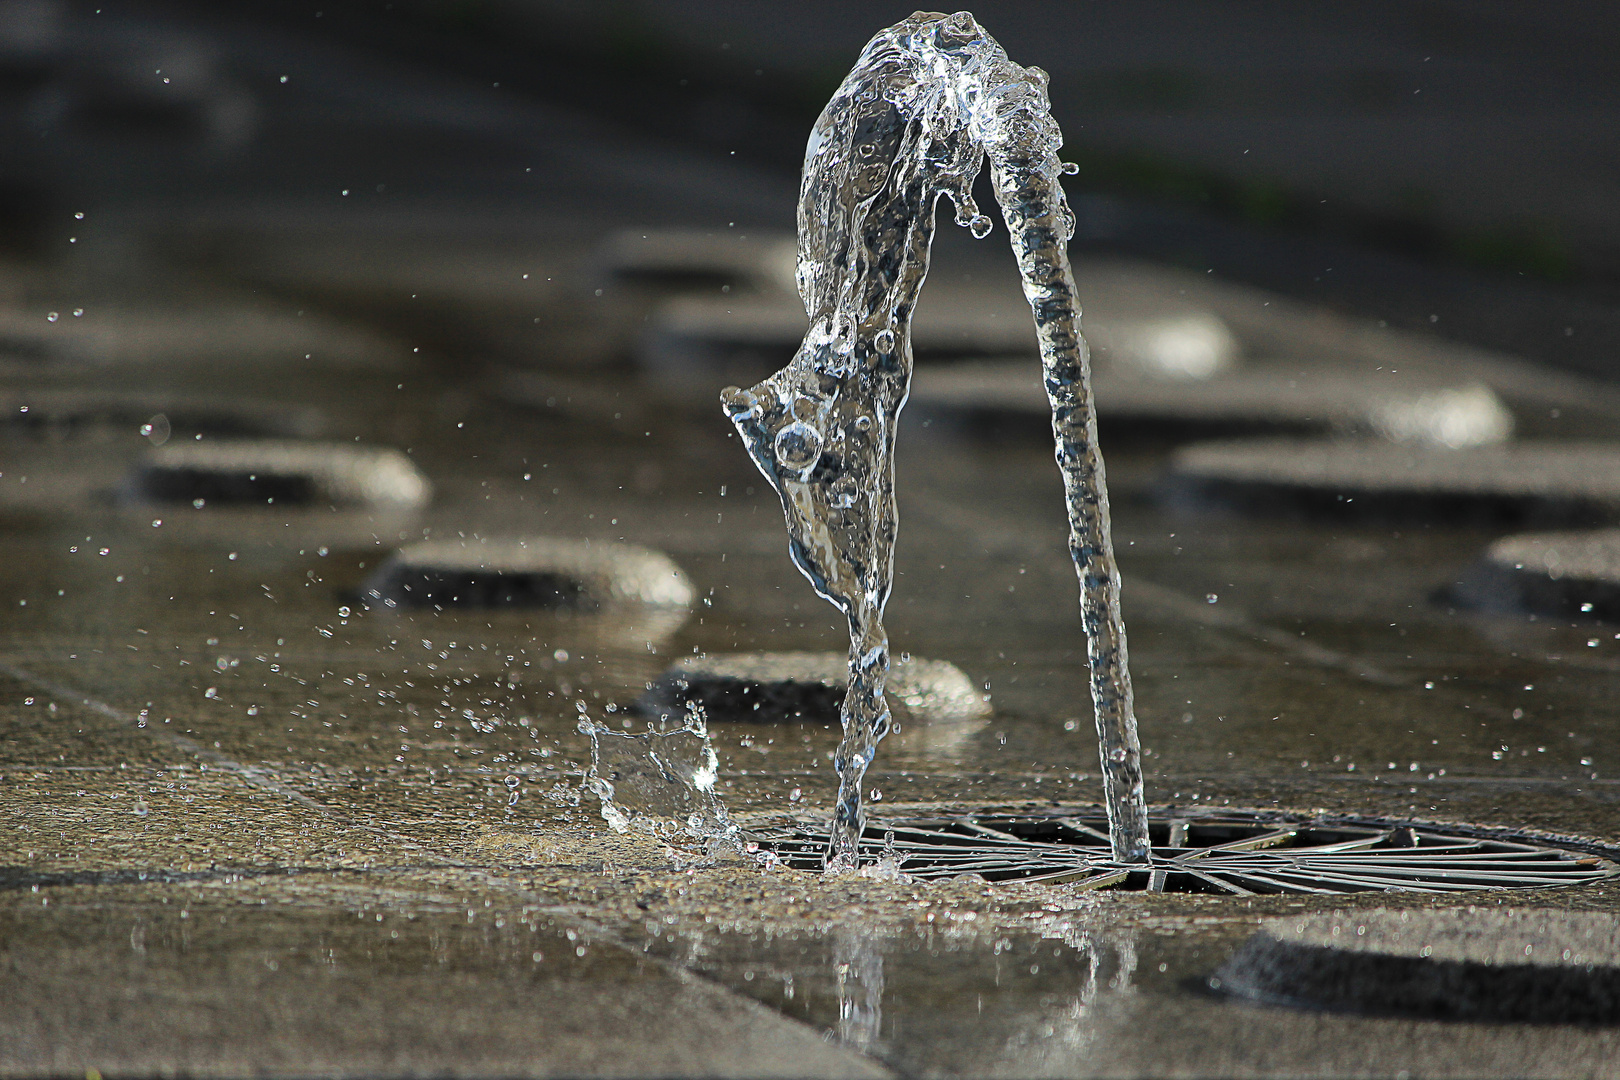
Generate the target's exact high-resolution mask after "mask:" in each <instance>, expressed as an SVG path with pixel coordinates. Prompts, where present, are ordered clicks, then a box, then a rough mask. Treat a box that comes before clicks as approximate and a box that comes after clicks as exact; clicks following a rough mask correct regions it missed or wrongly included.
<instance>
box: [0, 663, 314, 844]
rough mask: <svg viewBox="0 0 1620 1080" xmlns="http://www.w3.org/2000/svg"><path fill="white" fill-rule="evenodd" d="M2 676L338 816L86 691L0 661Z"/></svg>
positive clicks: (267, 775) (256, 770) (265, 773)
mask: <svg viewBox="0 0 1620 1080" xmlns="http://www.w3.org/2000/svg"><path fill="white" fill-rule="evenodd" d="M0 674H4V675H7V676H9V677H11V678H13V679H16V680H17V681H18V682H24V683H29V684H31V685H33V686H36V687H38V688H39V689H41V690H43V691H45V692H46V693H47V694H50V695H52V696H53V697H58V698H61V699H63V700H64V701H77V702H78V703H79V704H81V705H83V706H84V707H85V708H87V709H90V710H91V711H92V712H98V713H100V714H101V715H102V716H105V717H107V719H109V720H113V721H116V722H117V723H120V724H127V725H129V726H131V727H133V728H135V729H136V730H137V731H140V732H142V733H143V734H145V735H147V736H149V737H150V738H152V739H155V740H157V741H158V742H160V743H166V744H167V745H169V746H172V747H174V748H175V749H176V750H179V751H182V752H183V753H187V754H190V755H191V756H193V757H196V758H201V759H202V760H204V761H206V762H208V763H209V764H211V765H217V766H218V767H219V768H221V769H225V770H227V771H229V772H233V773H235V774H236V775H238V776H240V777H241V778H242V779H243V780H246V781H247V782H248V783H250V784H252V785H253V786H255V787H260V788H264V789H265V790H266V791H271V792H274V793H275V794H277V795H283V796H286V798H287V799H288V800H289V801H291V802H294V803H297V804H298V805H299V806H302V807H303V808H304V809H306V810H314V811H315V812H316V813H319V814H324V815H326V816H328V817H333V816H336V815H335V814H334V813H333V811H332V810H331V809H330V808H329V807H326V806H322V805H321V804H320V803H318V802H316V801H315V800H314V799H311V798H310V797H309V796H308V795H305V794H303V793H302V792H300V791H298V790H296V789H294V788H293V787H291V786H290V785H288V784H286V783H285V782H283V781H282V780H281V779H279V778H278V777H277V776H275V775H274V774H273V773H271V772H270V771H269V770H268V769H265V768H262V767H259V766H254V765H244V764H242V763H241V762H240V761H237V760H235V759H234V758H231V757H228V756H226V755H225V754H222V753H220V752H219V751H218V750H212V749H210V748H208V747H206V746H204V745H203V744H202V743H199V742H197V741H196V740H195V739H188V738H186V737H185V736H184V735H177V734H175V733H174V732H172V731H163V730H161V729H158V728H152V727H142V726H140V725H139V724H137V723H136V722H135V718H134V717H133V716H131V715H129V714H128V713H126V712H124V711H123V710H122V709H118V708H115V707H113V706H111V705H108V704H107V703H106V702H104V701H98V700H97V699H96V698H93V697H91V696H90V695H89V694H86V693H84V692H83V691H80V690H75V689H73V688H72V687H70V686H64V685H63V684H61V683H59V682H55V681H53V680H51V679H47V678H45V676H43V675H36V674H34V673H33V672H32V671H29V670H28V669H27V668H24V667H19V666H17V665H16V664H13V663H10V662H9V661H6V660H0Z"/></svg>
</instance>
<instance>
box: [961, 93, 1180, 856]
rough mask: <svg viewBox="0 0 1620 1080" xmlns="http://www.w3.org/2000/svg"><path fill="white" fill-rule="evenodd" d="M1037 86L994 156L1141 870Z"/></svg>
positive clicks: (1061, 244)
mask: <svg viewBox="0 0 1620 1080" xmlns="http://www.w3.org/2000/svg"><path fill="white" fill-rule="evenodd" d="M1027 78H1028V79H1029V82H1030V84H1031V86H1032V87H1033V88H1035V89H1037V90H1038V91H1039V94H1038V106H1039V107H1038V108H1037V107H1032V105H1031V103H1029V102H1028V101H1026V102H1025V103H1024V104H1023V105H1021V107H1020V109H1019V111H1020V112H1024V113H1026V115H1024V116H1019V115H1017V113H1012V114H1008V113H1006V112H1005V111H1004V112H1003V114H1002V116H1001V117H1000V119H1001V126H1002V127H1003V128H1004V129H1006V131H1005V137H1003V138H1000V139H998V140H997V141H995V142H994V143H992V144H991V145H990V146H988V147H987V148H986V151H987V155H986V156H988V157H989V159H990V171H991V178H992V180H993V181H994V184H995V191H996V201H997V202H998V203H999V204H1000V206H1001V213H1002V217H1003V219H1004V220H1005V221H1006V223H1007V231H1008V233H1009V235H1010V237H1011V240H1012V248H1013V254H1014V255H1015V256H1016V257H1017V259H1018V269H1019V273H1020V275H1021V277H1022V279H1023V285H1024V296H1025V298H1026V299H1027V300H1028V301H1029V306H1030V311H1031V312H1032V313H1033V314H1034V317H1035V334H1036V338H1037V339H1038V341H1039V343H1040V350H1041V369H1042V373H1043V375H1044V379H1045V384H1046V395H1047V399H1048V400H1049V401H1050V402H1051V405H1052V434H1053V436H1054V438H1055V440H1056V443H1057V448H1056V452H1057V463H1058V470H1059V471H1060V472H1061V473H1062V476H1063V493H1064V499H1065V503H1066V504H1067V507H1068V512H1069V555H1070V557H1071V558H1072V559H1073V561H1074V569H1075V575H1076V576H1077V577H1078V578H1079V582H1080V622H1081V625H1082V626H1083V627H1084V629H1085V633H1086V651H1087V656H1088V659H1089V660H1090V662H1091V663H1090V667H1091V699H1092V707H1093V710H1094V712H1095V715H1096V721H1097V741H1098V755H1099V757H1100V759H1101V761H1102V774H1103V797H1104V800H1105V802H1106V804H1107V807H1108V823H1109V840H1110V844H1111V846H1112V848H1113V853H1114V858H1115V859H1117V860H1119V861H1121V862H1143V861H1145V860H1146V859H1147V857H1148V854H1149V850H1150V847H1149V842H1148V829H1147V805H1146V801H1145V798H1144V796H1143V791H1142V762H1141V757H1142V754H1141V746H1140V743H1139V741H1138V737H1137V732H1136V711H1135V703H1134V698H1133V694H1132V691H1131V672H1130V664H1129V654H1128V650H1127V648H1126V643H1125V620H1124V617H1123V615H1122V614H1121V613H1120V606H1119V588H1120V582H1119V568H1118V565H1117V564H1116V562H1115V560H1114V542H1113V530H1112V525H1111V521H1110V518H1109V512H1108V480H1107V476H1106V473H1105V470H1104V468H1103V459H1102V452H1101V451H1100V450H1099V449H1098V446H1097V411H1096V408H1095V405H1094V402H1093V399H1092V395H1091V364H1090V357H1089V354H1088V350H1087V348H1086V342H1085V339H1084V338H1082V337H1081V336H1080V308H1079V304H1078V303H1077V302H1076V299H1075V291H1074V274H1073V271H1072V270H1071V269H1070V266H1069V253H1068V242H1069V239H1070V237H1072V236H1073V235H1074V215H1073V214H1072V213H1071V212H1070V210H1069V207H1068V203H1067V201H1066V200H1065V199H1064V196H1063V188H1062V186H1061V184H1060V183H1059V181H1058V176H1059V174H1060V173H1061V172H1062V171H1063V166H1062V164H1061V163H1060V162H1059V160H1058V157H1057V150H1058V147H1059V146H1061V145H1062V135H1061V133H1059V131H1058V128H1057V124H1056V123H1055V122H1054V121H1053V120H1052V118H1051V114H1050V112H1049V111H1048V106H1047V105H1046V91H1045V87H1046V73H1045V72H1043V71H1041V70H1040V69H1039V68H1029V69H1027ZM1031 96H1034V95H1031Z"/></svg>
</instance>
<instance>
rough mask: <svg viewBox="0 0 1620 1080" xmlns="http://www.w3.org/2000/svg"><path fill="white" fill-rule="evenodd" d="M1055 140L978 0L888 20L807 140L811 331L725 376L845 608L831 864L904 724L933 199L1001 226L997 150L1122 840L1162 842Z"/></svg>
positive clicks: (817, 579) (801, 560)
mask: <svg viewBox="0 0 1620 1080" xmlns="http://www.w3.org/2000/svg"><path fill="white" fill-rule="evenodd" d="M1061 145H1062V134H1061V133H1060V132H1059V130H1058V127H1057V124H1056V123H1055V122H1054V121H1053V120H1052V117H1051V112H1050V110H1049V108H1048V105H1047V100H1046V74H1045V72H1043V71H1041V70H1040V69H1039V68H1024V67H1020V66H1018V65H1017V64H1014V63H1013V62H1012V61H1010V60H1009V59H1008V58H1007V54H1006V53H1005V52H1004V51H1003V50H1002V48H1001V46H1000V45H998V44H997V43H996V42H995V40H994V39H992V38H991V37H990V36H989V35H988V34H986V33H985V32H984V30H983V29H981V28H980V27H979V25H978V23H976V22H975V21H974V20H973V17H972V16H971V15H969V14H967V13H966V12H958V13H957V14H955V15H951V16H944V15H937V14H929V13H919V14H917V15H914V16H912V17H911V18H909V19H906V20H904V21H903V22H900V23H897V24H895V25H894V26H892V27H890V28H889V29H887V30H884V31H883V32H881V33H879V34H878V35H877V36H876V37H874V38H873V39H872V41H871V42H870V43H868V45H867V46H866V49H865V51H864V52H862V54H861V57H860V59H859V61H857V62H856V64H855V67H854V69H853V70H852V71H851V72H850V74H849V76H848V77H847V78H845V80H844V83H843V85H842V86H840V87H839V89H838V92H837V93H836V94H834V95H833V98H832V100H831V101H830V102H829V103H828V105H827V108H826V109H825V110H824V111H823V112H822V114H821V118H820V119H819V120H818V121H817V122H816V126H815V129H814V131H813V133H812V134H811V136H810V144H809V147H808V149H807V151H806V154H805V165H804V179H803V184H802V187H801V189H800V198H799V268H798V282H799V292H800V295H801V297H802V298H803V300H804V304H805V308H806V310H807V312H808V313H809V315H810V320H811V326H810V330H809V333H808V334H807V335H806V336H805V339H804V344H803V345H801V346H800V348H799V351H798V353H797V355H796V356H795V357H794V358H793V360H792V362H791V363H790V364H789V365H788V366H787V367H785V368H783V369H782V370H781V371H779V372H777V373H776V374H775V375H773V376H771V377H770V378H768V379H766V380H765V381H764V382H762V383H760V384H758V385H757V386H754V387H753V388H751V389H749V390H739V389H737V388H736V387H730V388H728V389H727V390H726V391H725V392H724V394H723V400H724V403H725V408H726V412H727V414H728V415H729V416H730V417H731V419H732V421H733V423H735V424H736V425H737V430H738V431H739V432H740V433H741V435H742V437H743V440H744V442H745V444H746V446H747V447H748V451H749V453H750V455H751V456H752V457H753V459H754V462H755V464H757V465H758V466H759V469H760V471H761V472H762V473H764V475H765V477H766V479H767V480H769V481H770V483H771V485H772V486H773V487H775V488H776V490H777V492H778V493H779V494H780V495H781V497H782V507H783V511H784V513H785V515H786V518H787V526H788V534H789V537H790V546H791V550H792V554H793V560H794V562H795V563H796V564H797V565H798V567H799V569H800V570H801V571H803V572H804V574H805V576H806V577H808V578H809V579H810V582H811V584H812V585H813V586H814V587H815V589H816V591H817V592H818V593H820V594H821V595H822V596H823V597H825V598H826V599H827V600H829V601H831V602H832V603H833V604H834V605H835V606H836V607H837V608H838V609H839V610H840V611H842V612H843V613H844V614H845V615H846V616H847V617H848V619H849V627H850V659H849V663H850V680H849V690H848V693H847V694H846V696H845V698H844V704H843V708H842V711H841V720H842V722H843V728H844V737H843V742H842V744H841V745H840V746H839V749H838V753H837V756H836V758H835V765H836V767H837V770H838V775H839V793H838V801H837V806H836V809H835V811H834V817H833V827H832V835H831V842H830V849H829V852H828V859H827V865H828V868H829V869H833V870H852V869H855V868H856V866H857V864H858V853H857V846H858V842H859V838H860V836H861V832H862V830H863V828H864V819H865V815H864V811H863V809H862V804H861V781H862V779H863V777H864V776H865V773H866V769H867V767H868V766H869V765H870V764H871V762H872V757H873V755H874V753H875V752H876V749H877V746H878V743H879V742H880V741H881V740H882V739H883V737H884V736H885V735H887V734H888V733H889V731H890V730H891V728H892V720H891V717H890V715H889V710H888V708H887V706H886V705H885V704H884V699H883V688H884V682H885V680H886V678H887V675H888V671H889V648H888V639H887V636H886V635H885V633H884V629H883V609H884V606H885V604H886V603H887V601H888V598H889V591H890V586H891V584H892V578H893V561H894V541H895V531H896V528H897V525H898V521H897V517H896V512H895V501H894V446H895V434H896V424H897V422H898V420H899V415H900V410H901V408H902V406H904V404H905V401H906V395H907V392H908V390H909V388H910V382H911V369H912V359H911V344H910V323H911V315H912V312H913V310H914V308H915V306H916V302H917V296H918V293H919V292H920V290H921V288H922V285H923V280H924V279H925V278H926V276H927V274H928V260H929V248H930V244H931V241H932V239H933V219H934V206H935V204H936V202H938V200H939V199H940V198H941V197H942V196H943V197H946V198H949V199H950V200H951V201H952V202H953V203H954V204H955V207H956V221H957V223H958V224H959V225H963V226H965V227H967V228H969V229H970V230H972V232H973V235H974V236H976V237H980V238H982V237H984V236H986V235H987V234H988V233H989V231H990V228H991V224H990V219H989V218H988V217H986V216H985V215H984V214H982V213H980V212H979V209H978V207H977V206H976V205H975V204H974V201H973V197H972V194H971V187H972V184H973V180H974V178H975V177H976V176H977V175H978V173H979V170H980V168H981V167H982V165H983V163H984V161H985V159H986V158H988V159H989V161H990V167H991V174H992V177H993V179H994V183H995V191H996V198H997V201H998V202H999V203H1000V205H1001V208H1002V213H1003V216H1004V218H1005V220H1006V222H1007V227H1008V232H1009V234H1010V236H1011V239H1012V244H1013V251H1014V254H1015V255H1016V256H1017V259H1018V265H1019V270H1020V272H1021V273H1022V275H1023V282H1024V294H1025V296H1026V297H1027V299H1028V300H1029V303H1030V307H1031V310H1032V311H1033V313H1034V317H1035V328H1036V333H1037V336H1038V338H1039V340H1040V348H1041V360H1042V365H1043V367H1044V369H1045V381H1046V390H1047V395H1048V397H1049V399H1050V401H1051V405H1052V418H1053V419H1052V427H1053V431H1054V433H1055V435H1056V438H1057V460H1058V466H1059V468H1060V469H1061V470H1062V473H1063V481H1064V489H1065V492H1066V494H1067V498H1068V508H1069V523H1070V551H1071V553H1072V554H1073V557H1074V562H1075V569H1076V571H1077V573H1078V574H1079V577H1080V597H1081V600H1080V602H1081V612H1082V622H1083V624H1084V626H1085V631H1086V637H1087V642H1088V651H1089V654H1090V660H1091V687H1092V698H1093V703H1094V705H1095V710H1096V718H1097V733H1098V739H1099V743H1100V745H1101V756H1102V762H1103V784H1104V790H1105V793H1106V799H1107V806H1108V819H1109V837H1110V842H1111V847H1112V851H1113V856H1114V858H1115V859H1117V860H1118V861H1120V862H1125V863H1140V862H1143V861H1145V860H1146V859H1147V857H1148V838H1147V810H1146V805H1145V803H1144V800H1143V794H1142V771H1141V763H1140V749H1139V747H1138V743H1137V736H1136V721H1135V717H1134V716H1133V714H1132V705H1131V683H1130V672H1129V668H1128V666H1127V656H1126V647H1125V627H1124V623H1123V621H1122V619H1121V617H1120V611H1119V572H1118V570H1117V569H1116V568H1115V565H1114V555H1113V546H1112V541H1111V539H1110V535H1109V516H1108V491H1107V485H1106V483H1105V480H1104V473H1103V462H1102V457H1101V455H1100V453H1099V452H1098V449H1097V439H1096V431H1097V424H1096V416H1095V413H1094V411H1093V408H1092V402H1091V392H1090V385H1089V383H1090V371H1089V364H1088V357H1087V353H1086V345H1085V341H1084V339H1082V338H1081V336H1080V330H1079V309H1078V307H1077V305H1076V303H1075V299H1074V282H1073V278H1072V275H1071V273H1070V270H1069V263H1068V255H1067V251H1066V248H1065V245H1066V244H1067V242H1068V240H1069V238H1070V237H1071V236H1072V235H1073V231H1074V220H1073V216H1072V215H1071V214H1070V212H1069V209H1068V206H1067V204H1066V203H1065V201H1064V198H1063V189H1062V187H1061V186H1060V184H1059V181H1058V177H1059V175H1060V173H1061V172H1062V171H1063V166H1062V164H1061V163H1060V162H1059V160H1058V157H1057V151H1058V148H1059V147H1060V146H1061Z"/></svg>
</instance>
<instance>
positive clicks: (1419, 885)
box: [751, 811, 1620, 896]
mask: <svg viewBox="0 0 1620 1080" xmlns="http://www.w3.org/2000/svg"><path fill="white" fill-rule="evenodd" d="M751 836H752V838H753V839H754V840H755V841H756V842H758V844H759V846H760V847H761V848H762V849H765V850H769V851H774V852H776V854H777V855H778V857H779V858H781V860H782V861H783V862H784V863H785V864H786V865H788V866H791V867H794V868H795V869H800V870H819V869H820V868H821V866H822V859H823V855H824V853H825V851H826V847H827V830H826V828H825V826H820V827H817V826H807V825H793V826H780V827H776V828H767V829H762V830H755V831H754V832H753V833H752V834H751ZM1149 836H1150V839H1151V840H1152V843H1153V854H1152V860H1151V862H1150V863H1148V864H1147V865H1146V866H1134V865H1125V864H1122V863H1117V862H1115V861H1114V860H1113V857H1112V854H1111V852H1110V850H1109V846H1108V822H1107V819H1106V818H1105V817H1104V816H1103V814H1102V812H1101V811H1076V812H1074V813H1048V814H1044V815H1039V816H1037V815H1018V814H997V813H972V814H961V815H952V816H939V817H918V818H904V819H896V820H890V821H882V822H876V821H874V822H871V823H869V824H868V826H867V829H866V832H865V834H864V836H863V838H862V844H861V854H862V856H863V862H865V861H868V860H870V861H876V860H878V859H882V858H885V857H887V859H888V860H890V861H891V863H892V864H894V865H897V866H898V868H899V870H900V871H901V872H902V873H904V874H907V875H908V876H911V877H914V878H918V879H922V880H938V879H942V878H951V877H956V876H958V875H961V874H977V875H979V876H981V877H983V878H985V879H986V880H988V881H1029V882H1046V883H1050V884H1059V883H1061V884H1065V885H1070V886H1078V887H1080V888H1090V889H1101V888H1118V889H1129V890H1137V891H1148V892H1194V893H1225V894H1231V895H1238V896H1249V895H1255V894H1263V893H1355V892H1468V891H1473V890H1480V889H1536V888H1549V887H1552V886H1559V885H1578V884H1583V883H1586V882H1592V881H1599V880H1603V879H1605V878H1609V877H1612V876H1614V875H1616V874H1617V873H1620V866H1617V865H1616V863H1614V862H1612V861H1610V859H1608V858H1606V857H1604V856H1603V855H1601V854H1599V853H1598V852H1599V850H1601V849H1600V846H1599V845H1596V844H1592V845H1585V846H1583V845H1582V844H1581V843H1580V842H1578V841H1571V842H1569V843H1567V844H1566V845H1562V846H1561V845H1559V844H1557V843H1552V842H1548V841H1543V840H1538V839H1535V838H1532V837H1526V836H1520V835H1509V834H1503V833H1498V832H1493V831H1486V830H1469V829H1468V828H1467V827H1463V826H1456V827H1451V826H1447V827H1435V826H1428V825H1418V824H1407V823H1403V822H1392V821H1379V820H1373V819H1365V818H1344V819H1321V818H1310V819H1306V818H1297V819H1296V818H1289V817H1286V816H1281V815H1276V814H1264V813H1259V812H1242V811H1232V812H1226V813H1222V814H1220V815H1218V816H1209V817H1196V818H1195V817H1175V816H1171V815H1166V814H1159V815H1156V816H1155V817H1154V818H1153V819H1152V820H1151V821H1150V823H1149Z"/></svg>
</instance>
